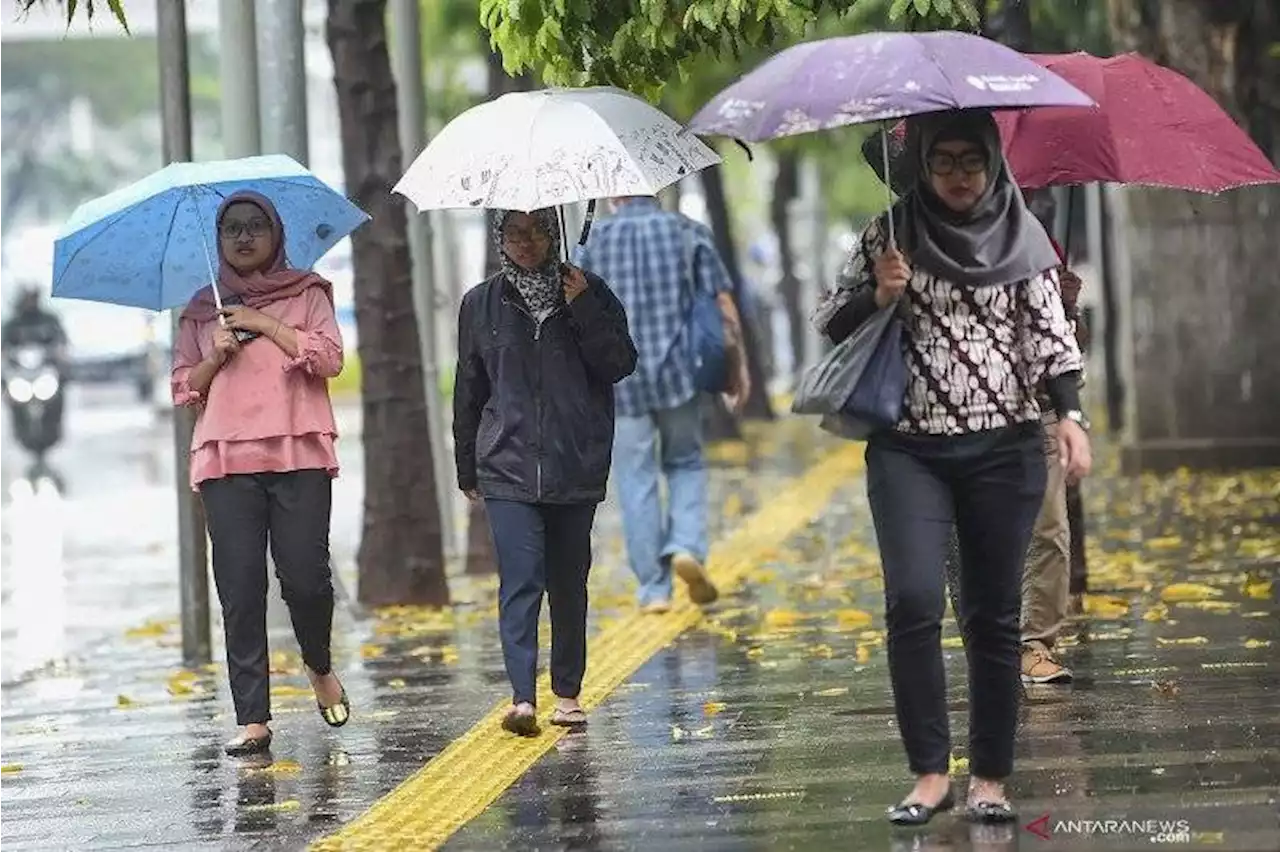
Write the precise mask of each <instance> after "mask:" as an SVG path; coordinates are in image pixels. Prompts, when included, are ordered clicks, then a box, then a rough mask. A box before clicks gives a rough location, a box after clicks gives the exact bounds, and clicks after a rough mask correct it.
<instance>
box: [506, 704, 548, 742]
mask: <svg viewBox="0 0 1280 852" xmlns="http://www.w3.org/2000/svg"><path fill="white" fill-rule="evenodd" d="M502 729H503V730H504V731H507V732H508V733H512V734H515V735H516V736H518V737H536V736H537V735H538V734H540V733H542V730H541V729H540V728H539V727H538V717H537V716H536V715H535V714H533V713H521V712H519V711H517V710H512V711H511V712H510V713H508V714H507V715H505V716H503V717H502Z"/></svg>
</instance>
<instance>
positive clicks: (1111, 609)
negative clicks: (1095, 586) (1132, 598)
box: [1083, 593, 1129, 621]
mask: <svg viewBox="0 0 1280 852" xmlns="http://www.w3.org/2000/svg"><path fill="white" fill-rule="evenodd" d="M1083 602H1084V611H1085V612H1086V613H1088V614H1089V615H1095V616H1097V617H1098V618H1101V619H1103V620H1104V621H1106V620H1111V619H1116V618H1124V617H1125V616H1126V615H1128V614H1129V602H1128V601H1127V600H1125V599H1124V598H1117V597H1115V596H1112V595H1091V594H1087V593H1086V594H1085V596H1084V601H1083Z"/></svg>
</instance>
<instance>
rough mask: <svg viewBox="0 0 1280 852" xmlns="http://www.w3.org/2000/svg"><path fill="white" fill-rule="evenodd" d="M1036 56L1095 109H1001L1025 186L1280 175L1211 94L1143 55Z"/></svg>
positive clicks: (1229, 181)
mask: <svg viewBox="0 0 1280 852" xmlns="http://www.w3.org/2000/svg"><path fill="white" fill-rule="evenodd" d="M1030 58H1031V59H1033V60H1035V61H1036V62H1037V63H1039V64H1041V65H1043V66H1044V67H1045V68H1048V69H1050V70H1052V71H1053V72H1055V73H1057V74H1059V75H1061V76H1062V77H1064V78H1065V79H1067V80H1069V81H1070V82H1071V83H1072V84H1074V85H1075V86H1077V87H1079V88H1080V89H1082V90H1083V91H1085V92H1087V93H1088V94H1089V95H1090V96H1091V97H1092V98H1093V99H1094V100H1095V101H1097V103H1098V108H1097V109H1062V110H1034V111H1026V112H1019V113H1006V114H1001V115H998V116H997V120H998V121H999V123H1000V132H1001V136H1002V137H1003V139H1004V143H1005V151H1006V153H1007V156H1008V160H1009V166H1010V168H1011V169H1012V170H1013V173H1014V174H1015V175H1017V176H1018V183H1019V184H1021V185H1022V186H1024V187H1028V188H1036V187H1044V186H1062V185H1066V184H1079V183H1091V182H1093V181H1109V182H1113V183H1127V184H1141V185H1146V186H1164V187H1171V188H1176V189H1187V190H1194V191H1197V192H1222V191H1223V190H1228V189H1233V188H1235V187H1241V186H1249V185H1252V184H1260V183H1277V182H1280V172H1277V171H1276V169H1275V167H1274V166H1273V165H1272V164H1271V162H1270V160H1268V159H1267V156H1266V155H1265V154H1264V153H1262V151H1261V150H1259V149H1258V146H1257V145H1255V144H1254V143H1253V141H1252V140H1251V139H1250V138H1249V136H1248V135H1247V134H1246V133H1245V132H1244V131H1243V130H1241V129H1240V127H1239V126H1237V125H1236V123H1235V122H1234V121H1232V120H1231V117H1230V116H1229V115H1227V113H1226V112H1224V111H1223V109H1222V108H1221V107H1219V106H1218V104H1217V103H1216V102H1215V101H1214V100H1213V98H1212V97H1210V96H1209V95H1208V94H1207V93H1206V92H1204V91H1203V90H1201V89H1200V88H1199V87H1198V86H1196V84H1195V83H1192V82H1191V81H1190V80H1188V79H1187V78H1186V77H1184V76H1182V75H1181V74H1179V73H1177V72H1176V71H1173V70H1171V69H1169V68H1163V67H1161V66H1159V65H1156V64H1154V63H1152V62H1150V61H1149V60H1147V59H1144V58H1143V57H1141V56H1138V55H1137V54H1133V53H1128V54H1124V55H1122V56H1115V57H1111V58H1109V59H1101V58H1099V57H1096V56H1091V55H1090V54H1088V53H1068V54H1041V55H1032V56H1031V57H1030Z"/></svg>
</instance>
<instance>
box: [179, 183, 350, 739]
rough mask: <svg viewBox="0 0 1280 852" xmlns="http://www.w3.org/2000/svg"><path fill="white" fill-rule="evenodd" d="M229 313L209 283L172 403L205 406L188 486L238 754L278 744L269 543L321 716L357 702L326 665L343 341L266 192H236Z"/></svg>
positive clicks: (229, 223)
mask: <svg viewBox="0 0 1280 852" xmlns="http://www.w3.org/2000/svg"><path fill="white" fill-rule="evenodd" d="M217 229H218V234H217V237H218V257H219V268H218V282H217V286H218V288H219V291H218V292H219V294H220V295H221V296H222V297H223V303H224V308H223V310H222V311H221V314H219V311H218V309H217V305H216V303H215V301H214V298H213V292H212V290H211V289H210V288H209V287H206V288H204V289H203V290H201V291H199V292H198V293H196V295H195V296H194V297H193V298H192V299H191V302H190V304H188V305H187V308H186V310H184V311H183V313H182V320H181V324H180V328H179V331H178V336H177V340H176V341H175V343H174V356H173V377H172V384H173V399H174V403H175V404H176V405H191V406H196V407H197V409H198V412H199V413H198V415H197V418H196V426H195V434H194V437H193V438H192V441H191V487H192V488H193V489H195V490H197V491H199V492H200V495H201V497H202V499H203V502H204V510H205V516H206V517H207V519H208V524H209V537H210V539H211V540H212V542H213V575H214V580H215V581H216V583H217V586H218V599H219V601H220V602H221V604H222V620H223V624H224V628H225V632H226V641H227V669H228V673H229V675H230V679H231V695H232V699H233V701H234V703H235V708H236V722H237V723H238V724H239V725H242V726H243V728H244V729H243V730H242V731H241V732H240V734H239V735H238V736H237V737H235V738H234V739H232V740H231V741H230V742H228V743H227V744H226V752H227V754H229V755H233V756H235V755H247V754H254V753H257V752H261V751H265V750H266V749H267V748H269V747H270V745H271V730H270V729H269V728H268V727H267V722H268V721H269V720H270V719H271V701H270V695H269V692H268V665H267V547H268V541H269V542H270V548H271V557H272V560H273V561H274V562H275V566H276V574H277V576H278V577H279V578H280V588H281V591H282V593H283V596H284V600H285V603H287V604H288V606H289V614H290V616H291V618H292V620H293V629H294V635H295V636H296V637H297V639H298V644H299V645H300V646H301V648H302V659H303V662H304V663H305V664H306V667H307V676H308V677H309V678H310V679H311V685H312V688H313V689H314V690H315V694H316V700H317V704H318V706H319V709H320V715H321V716H322V717H323V718H324V720H325V722H326V723H328V724H329V725H331V726H333V727H340V726H342V725H344V724H346V721H347V718H348V716H349V715H350V710H351V707H350V703H349V702H348V700H347V695H346V692H345V691H344V690H343V688H342V683H341V682H340V681H339V680H338V678H337V676H336V675H335V674H334V673H333V671H332V668H331V665H330V659H329V635H330V628H331V622H332V618H333V586H332V584H331V577H330V566H329V512H330V498H331V489H332V478H333V477H334V476H336V475H337V473H338V458H337V454H336V453H335V451H334V440H335V439H336V438H337V434H338V433H337V428H336V426H335V423H334V419H333V406H332V405H331V404H330V402H329V389H328V379H330V378H332V377H333V376H336V375H337V374H338V373H339V372H340V371H341V370H342V338H341V335H340V333H339V331H338V324H337V320H336V318H335V316H334V310H333V293H332V288H331V286H330V284H329V282H328V281H325V280H324V279H323V278H321V277H320V276H318V275H316V274H315V273H313V272H308V271H305V270H299V269H292V268H290V267H289V262H288V259H287V258H286V257H285V250H284V244H285V241H284V225H283V223H282V222H281V221H280V216H279V213H277V211H276V209H275V206H274V205H273V204H272V203H271V202H270V201H269V200H268V199H267V198H265V197H264V196H262V195H259V194H257V193H253V192H238V193H236V194H234V195H232V196H230V197H229V198H227V200H226V201H225V202H224V203H223V205H222V207H221V208H220V209H219V211H218V220H217Z"/></svg>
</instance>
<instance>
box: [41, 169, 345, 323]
mask: <svg viewBox="0 0 1280 852" xmlns="http://www.w3.org/2000/svg"><path fill="white" fill-rule="evenodd" d="M240 190H253V191H254V192H259V193H261V194H262V195H265V196H266V197H267V198H269V199H271V201H272V202H273V203H274V204H275V205H276V209H277V210H278V211H279V213H280V219H281V221H283V222H284V227H285V254H286V255H287V257H288V258H289V262H290V264H291V265H293V266H294V267H297V268H299V269H309V268H311V266H312V265H314V264H315V262H316V261H317V260H319V259H320V258H321V257H323V256H324V255H325V253H326V252H328V251H329V250H330V249H331V248H333V247H334V245H336V244H337V243H338V242H339V241H340V240H342V239H343V238H344V237H346V236H347V235H348V234H350V233H351V232H352V231H354V230H355V229H356V228H358V227H360V225H362V224H363V223H364V222H366V221H367V220H368V219H369V214H367V213H365V212H364V211H363V210H361V209H360V208H359V207H356V206H355V205H354V204H352V203H351V202H350V201H348V200H347V199H346V198H345V197H343V196H342V195H341V194H340V193H338V192H337V191H335V190H334V189H333V188H331V187H329V186H328V185H327V184H325V183H324V182H323V181H321V180H320V179H319V178H317V177H316V176H315V175H314V174H312V173H311V172H309V171H308V170H307V169H306V168H304V167H303V166H301V165H299V164H298V163H297V162H296V161H294V160H293V159H291V158H289V157H286V156H283V155H279V154H272V155H268V156H263V157H246V158H244V159H241V160H221V161H216V162H207V163H174V164H172V165H170V166H166V167H165V168H163V169H161V170H160V171H158V172H156V173H155V174H152V175H151V176H149V177H146V178H143V179H142V180H140V181H138V182H137V183H134V184H131V185H130V186H126V187H125V188H123V189H120V190H117V191H115V192H112V193H110V194H108V195H104V196H102V197H101V198H97V199H94V200H93V201H89V202H86V203H85V204H82V205H80V207H79V208H78V209H77V210H76V212H75V213H74V214H72V216H71V220H70V221H68V222H67V224H66V225H65V226H64V227H63V229H62V232H61V233H60V234H59V235H58V238H57V240H56V241H55V242H54V247H53V295H54V296H58V297H60V298H65V299H85V300H88V301H91V302H106V303H107V304H111V305H124V306H127V307H134V308H148V309H150V310H153V311H162V310H165V309H166V308H172V307H177V306H179V305H184V304H186V303H187V301H188V300H189V299H190V298H191V296H192V295H194V294H195V292H196V291H197V290H199V289H200V288H201V287H204V286H205V285H206V284H209V283H210V282H211V281H213V280H214V278H215V277H216V273H215V270H216V269H217V265H218V253H217V252H218V248H217V236H216V234H215V233H214V228H215V223H214V220H215V218H216V217H217V212H218V207H219V205H221V204H222V202H223V200H224V199H225V198H226V197H227V196H229V195H231V194H232V193H234V192H238V191H240Z"/></svg>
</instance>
